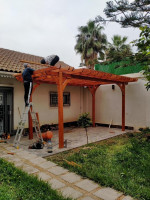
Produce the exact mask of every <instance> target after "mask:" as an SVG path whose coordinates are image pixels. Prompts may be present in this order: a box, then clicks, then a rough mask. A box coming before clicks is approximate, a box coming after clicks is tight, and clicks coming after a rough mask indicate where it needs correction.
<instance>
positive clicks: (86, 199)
mask: <svg viewBox="0 0 150 200" xmlns="http://www.w3.org/2000/svg"><path fill="white" fill-rule="evenodd" d="M81 200H94V199H93V198H91V197H84V198H82V199H81Z"/></svg>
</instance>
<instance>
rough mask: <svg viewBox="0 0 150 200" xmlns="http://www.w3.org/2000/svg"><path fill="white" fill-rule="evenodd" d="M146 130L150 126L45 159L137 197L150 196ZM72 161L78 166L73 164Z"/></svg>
mask: <svg viewBox="0 0 150 200" xmlns="http://www.w3.org/2000/svg"><path fill="white" fill-rule="evenodd" d="M147 132H149V129H148V130H147V131H144V132H143V133H134V134H131V133H129V134H126V135H123V136H118V137H115V138H112V139H109V140H105V141H102V142H99V143H95V144H89V145H86V146H84V147H82V148H78V149H75V150H71V151H67V152H64V153H61V154H57V155H55V156H51V157H49V158H48V159H49V160H51V161H54V162H56V163H58V164H59V165H61V166H63V167H66V168H68V169H69V170H70V171H74V172H76V173H78V174H80V175H82V176H84V177H88V178H90V179H92V180H94V181H95V182H97V183H99V184H100V185H103V186H108V187H112V188H114V189H116V190H119V191H122V192H123V193H124V194H126V195H130V196H132V197H134V198H136V199H139V200H150V140H149V139H147V136H146V135H147ZM66 160H68V161H70V163H69V164H68V163H67V162H66ZM71 161H73V162H75V163H76V164H78V165H80V166H78V165H74V166H72V165H71Z"/></svg>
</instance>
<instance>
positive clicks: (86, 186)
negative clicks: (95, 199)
mask: <svg viewBox="0 0 150 200" xmlns="http://www.w3.org/2000/svg"><path fill="white" fill-rule="evenodd" d="M75 185H76V186H78V187H80V188H82V189H83V190H86V191H88V192H90V191H92V190H94V189H96V188H98V187H99V185H98V184H96V183H94V182H93V181H90V180H88V179H85V180H82V181H80V182H78V183H76V184H75Z"/></svg>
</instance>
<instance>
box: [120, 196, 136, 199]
mask: <svg viewBox="0 0 150 200" xmlns="http://www.w3.org/2000/svg"><path fill="white" fill-rule="evenodd" d="M122 200H133V198H132V197H130V196H125V197H124V198H123V199H122Z"/></svg>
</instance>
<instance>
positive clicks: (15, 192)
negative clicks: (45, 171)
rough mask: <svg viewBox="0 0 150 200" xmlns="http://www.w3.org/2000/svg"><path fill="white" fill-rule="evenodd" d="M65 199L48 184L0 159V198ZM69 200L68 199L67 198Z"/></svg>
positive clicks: (15, 199)
mask: <svg viewBox="0 0 150 200" xmlns="http://www.w3.org/2000/svg"><path fill="white" fill-rule="evenodd" d="M29 199H30V200H45V199H46V200H66V199H65V198H63V197H62V196H61V195H60V194H58V193H57V192H56V191H55V190H52V189H51V188H50V186H49V185H48V184H47V183H45V182H43V181H40V180H38V179H37V177H34V176H29V175H28V174H27V173H25V172H23V171H21V170H19V169H17V168H15V167H14V166H13V165H12V164H11V163H8V162H6V161H4V160H3V159H0V200H29ZM68 200H69V199H68Z"/></svg>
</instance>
